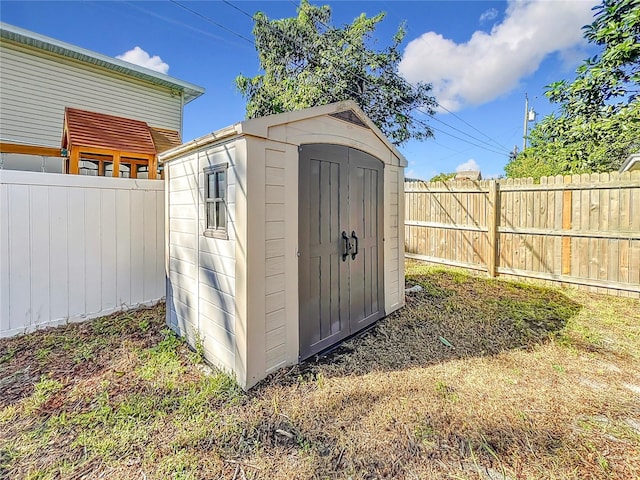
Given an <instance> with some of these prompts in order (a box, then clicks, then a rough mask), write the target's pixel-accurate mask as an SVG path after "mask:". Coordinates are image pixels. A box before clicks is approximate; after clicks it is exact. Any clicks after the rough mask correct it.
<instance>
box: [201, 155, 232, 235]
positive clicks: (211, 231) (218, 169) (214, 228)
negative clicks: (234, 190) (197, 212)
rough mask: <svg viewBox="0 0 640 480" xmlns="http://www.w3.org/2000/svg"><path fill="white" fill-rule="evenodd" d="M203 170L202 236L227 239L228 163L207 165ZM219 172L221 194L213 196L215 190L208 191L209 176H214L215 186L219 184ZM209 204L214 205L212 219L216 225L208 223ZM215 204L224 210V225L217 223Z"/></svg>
mask: <svg viewBox="0 0 640 480" xmlns="http://www.w3.org/2000/svg"><path fill="white" fill-rule="evenodd" d="M203 172H204V222H205V229H204V236H205V237H211V238H219V239H223V240H228V239H229V234H228V225H229V214H228V208H227V196H228V192H229V188H228V187H229V173H228V172H229V164H227V163H221V164H217V165H209V166H207V167H205V168H204V169H203ZM219 173H224V184H223V186H222V194H223V195H222V196H221V197H214V196H213V194H215V193H216V192H213V194H211V192H210V191H209V186H210V185H211V181H210V176H211V175H213V176H214V177H215V178H214V182H215V183H214V185H216V186H217V185H219V179H218V174H219ZM218 193H220V192H218ZM209 205H213V206H214V207H213V209H214V212H215V213H214V219H215V223H216V225H210V224H209V219H210V216H209V208H210V207H209ZM217 205H222V209H223V211H224V213H223V215H224V217H225V218H224V227H221V226H220V225H219V223H220V222H219V218H218V208H217Z"/></svg>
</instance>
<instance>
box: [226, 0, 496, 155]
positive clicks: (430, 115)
mask: <svg viewBox="0 0 640 480" xmlns="http://www.w3.org/2000/svg"><path fill="white" fill-rule="evenodd" d="M223 2H224V3H226V4H227V5H230V6H232V7H233V8H235V9H236V10H239V11H240V12H242V13H244V14H245V15H247V16H248V17H249V18H253V17H252V16H251V15H249V14H248V13H247V12H245V11H243V10H242V9H240V8H238V7H236V6H235V5H233V4H232V3H231V2H229V1H227V0H223ZM290 2H291V3H292V4H294V5H296V7H297V6H298V5H297V4H296V3H295V2H294V1H293V0H290ZM318 22H319V23H320V24H321V25H322V26H323V27H325V28H326V29H327V30H329V29H330V28H331V27H330V26H329V25H327V24H326V23H324V22H323V21H322V20H318ZM352 46H353V47H354V48H356V49H358V50H360V53H366V52H364V50H361V47H360V45H352ZM392 74H393V75H394V76H395V77H398V78H400V79H401V80H403V81H406V80H405V79H404V78H403V77H402V76H400V75H398V74H397V73H395V72H393V73H392ZM361 79H362V80H365V81H366V80H367V79H363V78H361ZM407 83H408V84H409V86H410V87H411V88H413V86H412V85H411V83H410V82H407ZM434 100H435V103H436V106H438V107H440V108H442V109H443V110H445V111H446V112H448V113H450V114H451V115H453V116H454V117H455V118H457V119H458V120H460V121H461V122H463V123H464V124H466V125H467V126H469V127H471V128H472V129H473V130H475V131H476V132H478V133H480V134H481V135H483V136H484V137H486V138H488V139H489V140H491V141H492V142H493V145H491V144H489V143H487V142H486V141H485V140H481V139H479V138H477V137H474V136H473V135H470V134H468V133H467V132H464V131H462V130H460V129H459V128H456V127H454V126H452V125H450V124H448V123H446V122H444V121H443V120H439V119H438V118H436V117H435V115H432V114H426V115H428V116H429V117H431V118H433V119H434V120H436V121H438V122H440V123H442V124H443V125H446V126H447V127H449V128H451V129H452V130H455V131H457V132H460V133H462V134H463V135H467V136H468V137H470V138H473V139H474V140H477V141H479V142H481V143H484V144H485V145H487V146H491V148H496V147H495V146H496V145H497V146H498V148H501V149H504V150H509V149H508V148H507V147H505V146H504V145H501V144H500V143H499V142H498V141H497V140H495V139H493V138H492V137H490V136H489V135H487V134H485V133H484V132H482V131H480V130H479V129H477V128H476V127H474V126H473V125H471V124H470V123H469V122H467V121H466V120H464V119H463V118H462V117H460V116H459V115H456V114H455V113H453V112H452V111H451V110H449V109H448V108H447V107H445V106H444V105H442V104H441V103H440V102H438V100H437V99H435V98H434ZM404 103H405V104H406V105H409V104H408V103H407V102H404ZM409 106H411V105H409ZM413 108H415V109H417V110H418V111H420V109H419V108H417V107H413ZM421 113H425V112H421ZM431 128H433V127H431Z"/></svg>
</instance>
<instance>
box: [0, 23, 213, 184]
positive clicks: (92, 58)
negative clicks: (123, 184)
mask: <svg viewBox="0 0 640 480" xmlns="http://www.w3.org/2000/svg"><path fill="white" fill-rule="evenodd" d="M0 66H1V68H0V151H1V152H3V154H2V159H1V160H0V162H2V163H1V164H0V167H3V168H7V169H18V170H36V171H47V172H63V171H66V172H68V173H84V174H98V173H102V174H110V175H113V176H130V175H131V174H133V175H137V174H138V173H140V174H142V171H143V170H146V168H148V165H144V168H142V164H141V163H140V162H139V161H140V160H143V161H144V162H145V163H148V161H149V159H150V158H153V161H155V158H156V157H155V156H156V155H157V153H159V152H160V151H162V150H163V149H166V148H169V147H171V146H175V145H176V144H179V143H180V138H181V136H182V123H183V109H184V105H185V104H187V103H189V102H190V101H192V100H194V99H195V98H197V97H199V96H200V95H202V94H203V93H204V89H203V88H202V87H199V86H197V85H193V84H191V83H189V82H185V81H183V80H178V79H175V78H172V77H170V76H168V75H165V74H162V73H159V72H155V71H153V70H149V69H147V68H143V67H140V66H137V65H134V64H131V63H129V62H125V61H122V60H118V59H116V58H111V57H109V56H106V55H102V54H99V53H96V52H92V51H89V50H86V49H83V48H80V47H77V46H75V45H71V44H68V43H65V42H61V41H59V40H55V39H53V38H49V37H46V36H44V35H40V34H37V33H34V32H30V31H28V30H24V29H22V28H19V27H15V26H12V25H8V24H6V23H0ZM65 112H67V113H68V112H74V113H76V119H77V118H78V117H79V116H80V115H85V120H88V121H93V122H94V124H96V122H97V124H98V125H99V124H100V122H102V125H103V126H104V125H107V126H109V128H111V127H112V126H113V125H115V123H114V122H113V121H112V120H113V117H119V118H122V119H125V120H126V121H127V122H129V124H130V125H134V124H135V125H136V126H137V127H138V128H139V129H142V130H146V133H143V135H142V136H141V137H140V138H142V139H143V140H142V143H140V144H138V143H134V145H130V144H129V147H130V148H129V150H123V151H121V150H119V147H121V146H122V142H120V143H118V142H113V141H107V142H105V140H106V139H105V136H104V135H101V134H100V132H99V129H97V128H94V129H93V136H88V135H87V134H86V132H85V134H84V137H83V139H82V142H83V145H82V149H81V150H83V152H84V153H86V155H85V156H84V157H82V158H80V157H78V158H77V159H75V163H76V166H74V158H73V157H71V156H70V157H69V161H70V162H71V164H69V163H68V161H66V160H65V158H66V157H67V156H68V155H69V154H70V153H72V152H73V151H74V150H72V149H70V148H69V144H68V142H69V139H70V137H73V136H74V133H76V132H73V131H72V132H69V131H68V130H65V125H67V124H68V123H69V119H67V118H66V117H65ZM80 112H86V113H80ZM136 122H138V123H136ZM143 124H144V125H143ZM76 125H77V123H76ZM76 130H78V129H77V127H76ZM63 133H64V134H65V137H64V138H63ZM69 133H70V135H68V134H69ZM149 136H151V143H148V142H147V140H148V138H149ZM76 137H77V135H76ZM112 140H113V139H112ZM128 140H135V142H138V140H139V139H133V138H129V139H128ZM150 146H152V148H149V147H150ZM152 150H153V151H152ZM76 151H78V152H79V151H80V150H78V149H76ZM131 154H134V155H131ZM135 154H141V155H143V156H140V155H138V156H136V155H135ZM149 155H151V157H150V156H149ZM121 156H122V157H124V158H125V159H127V158H128V159H129V160H128V161H129V163H128V164H127V163H126V160H125V161H123V162H121V161H120V157H121ZM114 163H117V164H118V168H116V169H114V168H113V164H114ZM100 165H102V169H101V167H100ZM131 165H135V168H134V169H135V172H134V171H133V169H132V167H131ZM105 166H107V168H106V169H105V168H104V167H105ZM114 172H115V173H114ZM154 174H155V169H154V168H153V166H152V168H151V172H150V173H149V174H148V176H149V178H153V175H154ZM142 175H143V176H144V177H146V176H147V174H146V173H144V174H142Z"/></svg>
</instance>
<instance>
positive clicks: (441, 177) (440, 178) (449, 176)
mask: <svg viewBox="0 0 640 480" xmlns="http://www.w3.org/2000/svg"><path fill="white" fill-rule="evenodd" d="M454 178H456V174H455V172H454V173H439V174H438V175H435V176H434V177H431V180H429V181H430V182H446V181H448V180H453V179H454Z"/></svg>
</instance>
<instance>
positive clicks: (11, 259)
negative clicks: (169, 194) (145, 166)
mask: <svg viewBox="0 0 640 480" xmlns="http://www.w3.org/2000/svg"><path fill="white" fill-rule="evenodd" d="M163 204H164V187H163V185H162V183H159V182H155V181H152V180H137V181H136V180H129V179H119V178H99V179H98V178H90V177H78V176H71V175H56V174H46V173H35V172H18V171H8V170H5V171H0V336H2V337H5V336H11V335H16V334H18V333H23V332H27V331H31V330H34V329H36V328H38V327H44V326H54V325H58V324H61V323H65V322H67V321H76V320H83V319H87V318H93V317H98V316H101V315H106V314H109V313H111V312H113V311H117V310H121V309H126V308H131V307H135V306H138V305H143V304H152V303H155V302H157V301H159V300H160V299H162V298H163V297H164V292H165V288H164V287H165V285H164V268H163V257H164V244H163V241H162V235H163V231H164V207H163Z"/></svg>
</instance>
